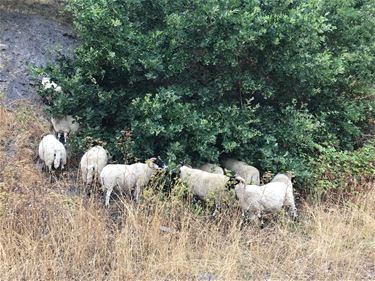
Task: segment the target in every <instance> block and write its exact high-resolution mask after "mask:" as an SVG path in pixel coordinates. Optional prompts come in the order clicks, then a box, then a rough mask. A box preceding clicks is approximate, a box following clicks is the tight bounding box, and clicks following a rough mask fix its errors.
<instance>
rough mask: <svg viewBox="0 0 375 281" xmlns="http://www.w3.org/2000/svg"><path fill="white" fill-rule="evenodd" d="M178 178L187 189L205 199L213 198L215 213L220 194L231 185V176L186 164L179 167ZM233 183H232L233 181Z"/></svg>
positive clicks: (218, 204) (218, 205)
mask: <svg viewBox="0 0 375 281" xmlns="http://www.w3.org/2000/svg"><path fill="white" fill-rule="evenodd" d="M180 179H181V181H182V182H183V183H185V184H186V185H187V186H188V188H189V191H190V192H191V193H192V194H193V195H195V196H197V197H199V198H200V199H201V200H204V201H206V200H207V199H209V196H214V198H215V211H214V213H213V215H215V214H216V213H217V211H218V208H219V207H220V202H221V196H222V195H223V194H224V192H225V191H226V189H228V188H229V187H230V185H231V178H230V177H228V176H225V175H220V174H213V173H209V172H206V171H202V170H199V169H193V168H190V167H187V166H182V167H181V168H180ZM233 185H234V183H233Z"/></svg>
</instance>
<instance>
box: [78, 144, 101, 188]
mask: <svg viewBox="0 0 375 281" xmlns="http://www.w3.org/2000/svg"><path fill="white" fill-rule="evenodd" d="M107 162H108V152H107V150H105V149H104V148H103V147H101V146H100V145H97V146H94V147H92V148H90V149H89V150H88V151H86V153H85V154H83V156H82V159H81V162H80V164H79V166H80V169H81V175H82V181H83V183H84V184H85V185H90V184H91V183H92V181H93V180H94V179H96V178H98V177H99V175H100V173H101V171H102V170H103V168H104V167H105V165H107Z"/></svg>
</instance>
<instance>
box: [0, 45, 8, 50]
mask: <svg viewBox="0 0 375 281" xmlns="http://www.w3.org/2000/svg"><path fill="white" fill-rule="evenodd" d="M0 50H1V51H6V50H8V45H5V44H0Z"/></svg>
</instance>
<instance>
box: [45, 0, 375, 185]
mask: <svg viewBox="0 0 375 281" xmlns="http://www.w3.org/2000/svg"><path fill="white" fill-rule="evenodd" d="M68 9H69V10H70V11H71V12H72V14H73V16H74V26H75V28H76V31H77V34H78V36H79V39H80V42H81V43H80V46H79V47H78V48H77V50H76V52H75V57H74V58H73V59H64V60H61V61H60V63H59V64H58V65H55V66H50V67H48V68H47V69H46V72H48V74H49V75H51V76H52V77H53V78H54V79H55V80H56V81H57V82H58V83H59V84H60V85H61V86H62V87H63V89H64V93H63V94H59V95H53V97H52V103H51V106H50V108H49V110H50V112H51V113H52V114H54V115H59V114H63V113H71V114H74V115H75V116H77V117H78V118H79V120H80V122H81V123H82V124H83V128H84V129H83V131H82V135H84V136H89V137H90V138H92V139H94V140H101V141H106V142H107V143H108V147H109V149H110V150H111V152H112V153H113V154H114V155H115V157H116V159H118V160H119V161H122V160H123V158H125V159H134V158H141V159H144V158H147V157H149V156H150V155H156V154H159V155H161V156H162V157H164V158H166V159H168V160H169V161H170V163H178V162H180V161H189V162H191V163H193V164H199V163H201V162H204V161H210V162H218V161H219V160H220V159H221V158H222V157H226V156H228V155H230V156H233V157H238V158H240V159H243V160H245V161H248V162H249V163H252V164H254V165H256V166H259V167H260V168H261V169H262V170H272V171H280V170H294V171H295V172H296V173H297V174H298V175H299V176H300V178H303V177H304V176H308V175H309V171H310V168H309V167H311V165H312V164H311V159H312V158H315V157H316V155H318V154H319V153H320V152H319V151H322V149H321V148H322V147H331V148H334V149H335V150H338V151H340V150H343V149H345V150H351V149H353V148H355V147H356V146H357V145H358V142H357V140H358V137H359V136H361V134H362V133H363V132H364V131H366V130H368V129H369V126H368V124H369V122H368V121H369V120H370V119H371V118H373V117H374V90H373V88H372V84H373V82H374V72H375V43H374V42H375V41H374V38H375V2H374V1H372V0H363V1H359V0H348V1H341V0H312V1H306V0H290V1H267V0H263V1H259V0H248V1H241V0H226V1H220V0H193V1H191V0H189V1H187V0H180V1H169V0H152V1H150V0H100V1H97V0H71V1H70V4H69V5H68ZM77 141H78V144H80V145H81V146H83V144H84V139H83V138H80V139H78V140H77Z"/></svg>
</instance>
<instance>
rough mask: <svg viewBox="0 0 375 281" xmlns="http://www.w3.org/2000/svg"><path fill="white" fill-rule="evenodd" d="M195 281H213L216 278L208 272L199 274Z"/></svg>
mask: <svg viewBox="0 0 375 281" xmlns="http://www.w3.org/2000/svg"><path fill="white" fill-rule="evenodd" d="M197 280H199V281H215V280H217V277H216V276H215V275H214V274H212V273H210V272H205V273H202V274H199V275H198V276H197Z"/></svg>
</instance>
